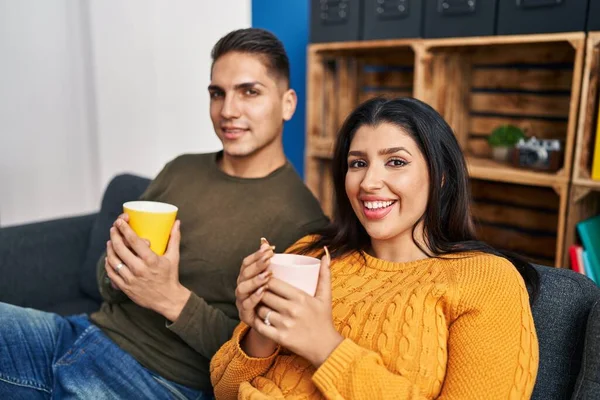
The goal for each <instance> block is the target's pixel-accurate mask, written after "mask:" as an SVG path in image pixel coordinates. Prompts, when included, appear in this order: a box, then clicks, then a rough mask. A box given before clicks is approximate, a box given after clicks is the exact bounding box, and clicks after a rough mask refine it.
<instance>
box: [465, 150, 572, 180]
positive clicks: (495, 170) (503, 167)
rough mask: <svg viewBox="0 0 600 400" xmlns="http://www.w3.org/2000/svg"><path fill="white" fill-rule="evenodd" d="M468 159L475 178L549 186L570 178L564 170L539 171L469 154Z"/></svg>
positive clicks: (469, 167) (471, 172)
mask: <svg viewBox="0 0 600 400" xmlns="http://www.w3.org/2000/svg"><path fill="white" fill-rule="evenodd" d="M466 160H467V168H468V170H469V176H471V178H474V179H486V180H490V181H496V182H508V183H518V184H522V185H532V186H549V187H554V186H556V185H559V184H563V183H565V182H567V181H568V180H569V177H568V175H565V173H564V171H562V170H560V171H558V172H557V173H547V172H538V171H534V170H526V169H523V168H517V167H512V166H510V165H508V164H506V163H500V162H498V161H495V160H491V159H486V158H479V157H472V156H467V157H466Z"/></svg>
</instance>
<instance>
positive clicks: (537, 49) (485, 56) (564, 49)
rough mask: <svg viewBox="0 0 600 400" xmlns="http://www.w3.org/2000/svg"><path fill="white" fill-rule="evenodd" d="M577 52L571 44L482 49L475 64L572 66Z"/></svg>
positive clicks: (523, 45)
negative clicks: (565, 64)
mask: <svg viewBox="0 0 600 400" xmlns="http://www.w3.org/2000/svg"><path fill="white" fill-rule="evenodd" d="M574 55H575V50H574V49H573V47H572V46H571V44H570V43H569V42H562V43H560V42H559V43H531V44H512V45H498V46H485V47H480V48H478V49H477V50H476V51H474V52H473V63H474V64H476V65H490V64H492V65H493V64H504V65H506V64H535V65H539V64H563V63H567V64H572V63H573V59H574Z"/></svg>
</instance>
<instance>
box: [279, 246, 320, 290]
mask: <svg viewBox="0 0 600 400" xmlns="http://www.w3.org/2000/svg"><path fill="white" fill-rule="evenodd" d="M320 267H321V260H319V259H318V258H314V257H308V256H302V255H298V254H275V255H273V257H272V258H271V264H270V266H269V269H270V270H271V271H272V272H273V276H274V277H275V278H277V279H279V280H282V281H284V282H286V283H289V284H290V285H292V286H294V287H296V288H298V289H300V290H304V291H305V292H306V293H308V294H309V295H311V296H314V295H315V292H316V291H317V283H318V282H319V269H320Z"/></svg>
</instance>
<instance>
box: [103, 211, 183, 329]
mask: <svg viewBox="0 0 600 400" xmlns="http://www.w3.org/2000/svg"><path fill="white" fill-rule="evenodd" d="M127 221H128V218H127V215H126V214H123V215H121V216H119V218H118V219H117V220H116V221H115V223H114V224H113V227H112V228H111V229H110V241H109V242H108V243H107V245H106V260H107V262H106V265H105V268H106V273H107V274H108V277H109V278H110V280H111V282H112V283H113V284H114V285H115V286H116V287H117V288H119V289H120V290H122V291H123V292H124V293H125V294H126V295H127V296H128V297H129V298H130V299H131V300H132V301H134V302H135V303H136V304H138V305H139V306H141V307H144V308H148V309H151V310H153V311H155V312H157V313H159V314H161V315H163V316H164V317H165V318H166V319H168V320H169V321H173V322H174V321H176V320H177V318H179V315H180V314H181V310H183V307H184V306H185V304H186V303H187V301H188V299H189V297H190V294H191V292H190V291H189V289H187V288H186V287H184V286H183V285H181V283H180V282H179V243H180V241H181V232H180V229H179V227H180V221H179V220H177V221H175V223H174V224H173V228H172V229H171V237H170V238H169V243H168V245H167V250H166V252H165V254H164V255H163V256H158V255H157V254H156V253H154V252H153V251H152V250H150V246H149V244H148V242H147V241H145V240H144V239H141V238H140V237H139V236H137V235H136V233H135V232H134V231H133V229H131V227H130V226H129V224H128V223H127Z"/></svg>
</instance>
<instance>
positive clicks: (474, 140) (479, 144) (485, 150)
mask: <svg viewBox="0 0 600 400" xmlns="http://www.w3.org/2000/svg"><path fill="white" fill-rule="evenodd" d="M467 153H468V154H469V155H470V156H474V157H481V158H486V157H490V156H491V155H492V148H491V147H490V145H489V144H488V141H487V139H486V138H485V137H470V138H469V140H467Z"/></svg>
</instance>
